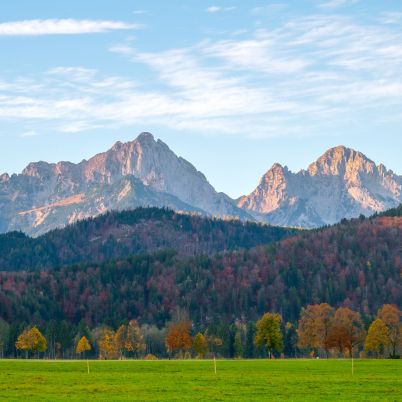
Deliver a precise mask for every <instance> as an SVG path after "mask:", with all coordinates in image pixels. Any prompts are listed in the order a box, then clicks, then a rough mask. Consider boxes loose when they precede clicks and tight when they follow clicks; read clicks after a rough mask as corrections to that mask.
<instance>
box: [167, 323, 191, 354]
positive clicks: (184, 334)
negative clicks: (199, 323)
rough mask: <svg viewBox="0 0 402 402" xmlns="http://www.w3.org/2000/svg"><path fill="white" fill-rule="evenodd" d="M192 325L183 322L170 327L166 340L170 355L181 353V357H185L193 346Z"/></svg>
mask: <svg viewBox="0 0 402 402" xmlns="http://www.w3.org/2000/svg"><path fill="white" fill-rule="evenodd" d="M191 325H192V324H191V321H182V322H178V323H174V324H171V325H170V326H169V328H168V332H167V335H166V340H165V342H166V348H167V351H168V352H169V353H173V352H174V351H179V353H180V356H181V357H183V355H184V352H185V351H186V350H188V349H190V348H191V346H192V345H193V342H192V339H191V336H190V329H191Z"/></svg>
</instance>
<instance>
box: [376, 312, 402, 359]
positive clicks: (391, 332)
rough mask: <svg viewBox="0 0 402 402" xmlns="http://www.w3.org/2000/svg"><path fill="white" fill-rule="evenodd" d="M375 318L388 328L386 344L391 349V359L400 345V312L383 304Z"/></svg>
mask: <svg viewBox="0 0 402 402" xmlns="http://www.w3.org/2000/svg"><path fill="white" fill-rule="evenodd" d="M377 317H378V318H379V319H381V320H382V321H383V322H384V324H385V325H386V326H387V328H388V343H389V345H390V347H391V357H393V358H395V357H396V356H397V350H398V347H399V346H401V345H402V323H401V318H402V312H401V310H399V308H398V307H396V306H395V305H393V304H384V306H382V307H381V308H380V309H379V310H378V314H377Z"/></svg>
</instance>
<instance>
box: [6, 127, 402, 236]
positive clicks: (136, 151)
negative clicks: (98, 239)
mask: <svg viewBox="0 0 402 402" xmlns="http://www.w3.org/2000/svg"><path fill="white" fill-rule="evenodd" d="M401 194H402V177H401V176H397V175H395V174H394V173H393V172H392V171H388V170H387V169H386V168H385V166H383V165H379V166H376V165H375V163H374V162H372V161H371V160H369V159H368V158H367V157H365V156H364V155H363V154H361V153H360V152H356V151H354V150H352V149H348V148H345V147H336V148H333V149H330V150H329V151H327V152H326V153H325V154H324V155H322V156H321V157H320V158H319V159H318V160H317V161H316V162H314V163H312V164H311V165H310V166H309V167H308V168H307V170H302V171H300V172H298V173H292V172H291V171H289V169H288V168H287V167H283V166H281V165H280V164H274V165H273V166H272V168H271V169H270V170H269V171H268V172H267V173H266V174H265V175H264V176H263V177H262V178H261V181H260V183H259V185H258V186H257V188H256V189H255V190H254V191H253V192H252V193H251V194H250V195H247V196H243V197H241V198H239V199H238V200H237V201H235V200H232V199H231V198H229V197H228V196H227V195H225V194H223V193H218V192H216V191H215V189H214V188H213V187H212V186H211V184H210V183H209V182H208V180H207V179H206V178H205V176H204V175H203V174H202V173H201V172H199V171H198V170H197V169H196V168H195V167H194V166H193V165H191V163H189V162H187V161H186V160H185V159H183V158H181V157H178V156H177V155H175V154H174V152H173V151H171V150H170V149H169V147H168V146H167V145H166V144H165V143H164V142H162V141H160V140H155V138H154V137H153V135H152V134H150V133H142V134H140V135H139V136H138V137H137V138H136V139H135V140H134V141H130V142H127V143H121V142H117V143H116V144H115V145H114V146H113V147H112V148H111V149H109V150H108V151H106V152H104V153H100V154H98V155H95V156H94V157H92V158H90V159H89V160H83V161H82V162H80V163H78V164H74V163H71V162H59V163H55V164H52V163H47V162H36V163H30V164H29V165H28V166H27V167H26V168H25V169H24V170H23V171H22V173H21V174H19V175H15V174H14V175H11V176H9V175H8V174H6V173H4V174H2V175H0V232H6V231H10V230H22V231H24V232H26V233H28V234H31V235H39V234H42V233H44V232H46V231H48V230H50V229H54V228H58V227H63V226H65V225H66V224H69V223H73V222H75V221H76V220H78V219H83V218H88V217H93V216H96V215H98V214H101V213H104V212H106V211H109V210H122V209H132V208H136V207H139V206H156V207H169V208H172V209H174V210H177V211H183V212H189V213H197V214H202V215H209V216H219V217H223V218H225V217H236V218H240V219H244V220H260V221H264V222H268V223H271V224H275V225H283V226H302V227H317V226H322V225H326V224H331V223H335V222H338V221H339V220H341V219H342V218H350V217H356V216H359V215H360V214H364V215H370V214H372V213H373V212H376V211H383V210H385V209H388V208H390V207H394V206H396V205H398V204H399V203H401V202H402V195H401Z"/></svg>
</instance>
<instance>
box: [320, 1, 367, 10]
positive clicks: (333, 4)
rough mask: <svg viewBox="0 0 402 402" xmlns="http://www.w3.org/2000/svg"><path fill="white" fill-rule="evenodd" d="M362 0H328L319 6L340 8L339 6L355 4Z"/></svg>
mask: <svg viewBox="0 0 402 402" xmlns="http://www.w3.org/2000/svg"><path fill="white" fill-rule="evenodd" d="M359 1H360V0H330V1H326V2H324V3H320V5H319V7H320V8H328V9H331V8H338V7H345V6H351V5H353V4H356V3H358V2H359Z"/></svg>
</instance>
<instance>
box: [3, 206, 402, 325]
mask: <svg viewBox="0 0 402 402" xmlns="http://www.w3.org/2000/svg"><path fill="white" fill-rule="evenodd" d="M400 212H401V208H398V209H395V210H392V211H389V212H388V213H385V214H382V215H381V216H375V217H372V218H364V217H361V218H358V219H353V220H351V221H343V222H342V223H340V224H337V225H334V226H330V227H327V228H323V229H317V230H313V231H302V232H298V233H297V234H296V235H294V236H292V237H287V238H284V239H282V240H279V241H277V242H272V240H276V239H280V238H283V237H284V236H288V235H289V234H292V233H294V232H292V231H289V230H286V229H280V228H274V227H264V226H259V225H255V224H244V223H241V222H224V221H218V220H210V219H204V218H199V217H193V216H187V215H180V214H176V213H173V212H171V211H166V210H159V209H155V208H151V209H138V210H136V211H132V212H123V213H109V214H106V215H104V216H102V217H98V218H96V219H90V220H86V221H83V222H79V223H77V224H74V225H73V226H70V227H68V228H66V229H63V230H56V231H53V232H50V233H49V234H47V235H45V236H43V237H40V238H38V239H30V238H28V237H25V236H24V235H22V234H16V233H12V234H8V235H5V236H3V237H2V239H1V248H0V258H1V259H2V266H3V270H4V267H5V268H6V269H7V270H10V269H13V266H14V267H15V268H18V269H21V268H24V267H29V268H38V267H47V269H46V270H39V269H35V270H33V271H24V272H18V271H16V272H3V273H1V274H0V317H1V318H2V319H4V320H6V321H7V322H9V323H25V324H30V323H31V324H32V323H35V324H37V325H45V324H46V323H47V322H48V321H49V320H56V321H59V322H60V321H64V322H68V323H70V324H72V325H78V324H79V323H80V322H86V323H87V324H88V325H90V326H91V327H95V326H97V325H101V324H109V325H112V326H114V327H117V325H119V324H120V323H121V322H125V321H127V320H130V319H136V320H139V321H140V322H141V323H149V324H154V325H158V326H164V325H165V324H166V323H167V322H169V321H170V320H171V319H172V317H173V316H174V314H175V313H176V312H177V311H184V312H185V314H186V315H187V316H188V317H189V318H190V319H191V320H192V321H193V322H194V323H196V324H197V325H207V324H208V323H211V322H225V323H231V322H234V321H236V320H241V321H245V322H247V321H249V320H250V321H255V320H256V319H257V318H258V317H259V316H261V315H262V314H263V313H264V312H265V311H273V312H278V313H280V314H281V315H282V317H283V318H284V320H285V321H290V322H293V323H295V322H296V320H297V319H298V316H299V313H300V310H301V308H302V307H303V306H305V305H308V304H312V303H321V302H326V303H330V304H331V305H333V306H334V307H339V306H347V307H350V308H353V309H355V310H356V311H360V312H361V313H362V315H363V319H365V320H366V319H367V320H368V319H371V318H372V317H373V316H374V315H375V313H376V311H377V310H378V308H379V307H380V306H381V305H383V304H386V303H391V304H396V305H397V306H399V307H400V306H402V280H401V271H402V216H401V213H400ZM270 241H271V243H269V244H267V245H264V246H257V247H252V248H245V249H239V250H234V251H228V252H226V253H222V254H217V255H213V254H214V253H215V252H216V251H219V250H228V249H230V248H238V247H250V246H253V245H255V244H258V243H268V242H270ZM164 248H169V249H171V250H170V251H169V250H164V251H163V250H160V251H157V252H154V253H148V254H141V255H133V256H127V255H128V254H134V253H136V252H141V251H152V250H158V249H164ZM174 249H176V250H177V251H175V250H174ZM198 253H202V255H196V256H192V255H193V254H198ZM208 254H209V255H208ZM113 257H117V258H115V259H112V258H113ZM73 261H78V263H76V264H75V265H73V266H72V265H63V264H66V263H68V262H73ZM83 261H85V262H83ZM52 265H53V266H55V268H51V267H52ZM56 266H57V267H56ZM39 271H40V272H39Z"/></svg>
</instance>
